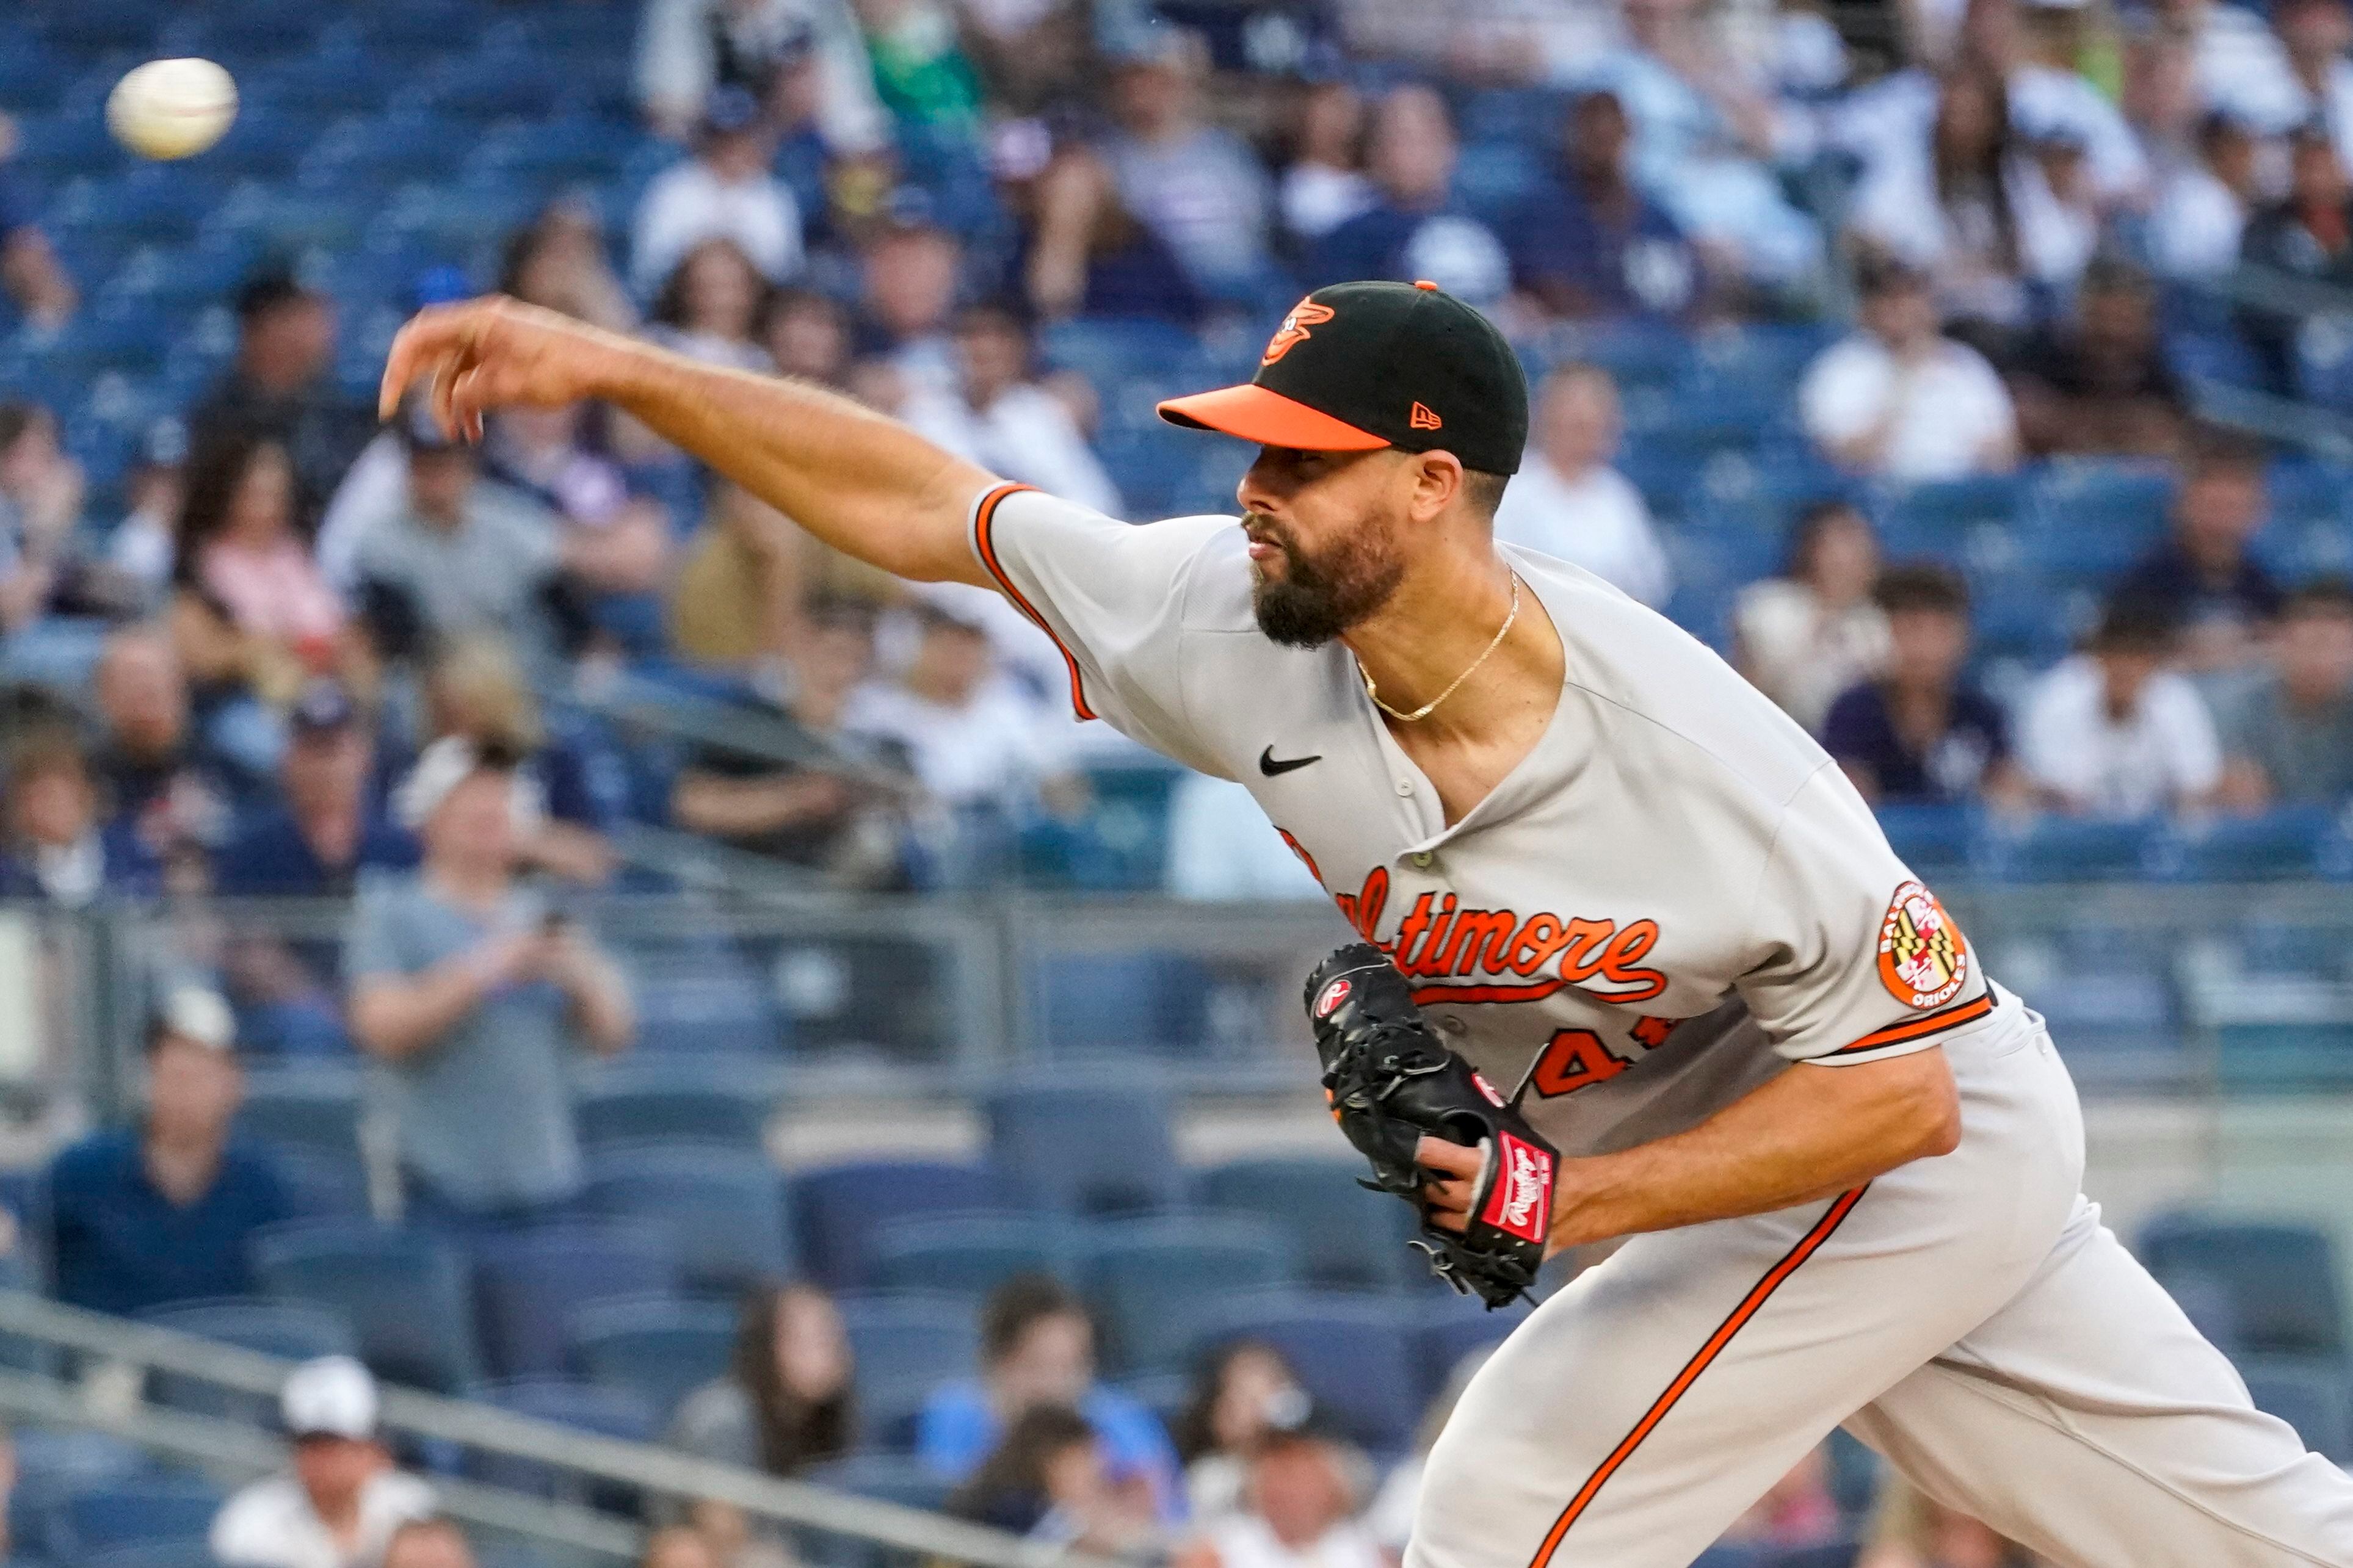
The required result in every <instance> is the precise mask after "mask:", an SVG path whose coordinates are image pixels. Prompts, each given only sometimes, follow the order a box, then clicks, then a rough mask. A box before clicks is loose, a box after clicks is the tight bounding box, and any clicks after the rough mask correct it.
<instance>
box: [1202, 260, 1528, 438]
mask: <svg viewBox="0 0 2353 1568" xmlns="http://www.w3.org/2000/svg"><path fill="white" fill-rule="evenodd" d="M1160 417H1162V418H1163V419H1166V420H1167V421H1168V422H1169V423H1170V424H1172V425H1185V426H1191V427H1192V428H1194V429H1197V430H1217V431H1220V432H1222V433H1224V434H1225V435H1228V436H1239V437H1241V438H1242V439H1243V440H1245V441H1257V442H1260V443H1261V444H1263V445H1265V446H1269V447H1296V448H1298V449H1299V450H1302V451H1308V452H1369V451H1373V450H1375V449H1377V448H1378V447H1398V448H1400V449H1402V450H1404V451H1408V452H1434V451H1441V450H1442V451H1448V452H1451V453H1453V454H1454V455H1455V456H1456V457H1457V458H1461V460H1462V466H1463V467H1464V468H1476V469H1478V470H1480V471H1481V472H1482V473H1490V474H1515V473H1517V472H1519V469H1520V451H1521V448H1522V447H1525V446H1526V445H1527V440H1528V382H1527V377H1526V376H1525V374H1522V373H1521V370H1520V362H1519V357H1518V356H1517V355H1516V354H1514V353H1512V345H1511V344H1509V343H1507V342H1504V334H1503V333H1501V332H1499V331H1496V330H1495V328H1494V324H1493V322H1491V321H1488V320H1487V318H1486V317H1484V316H1482V315H1481V314H1480V313H1479V312H1478V311H1477V310H1472V308H1471V307H1470V306H1468V305H1466V304H1464V303H1463V302H1462V301H1461V300H1457V299H1456V298H1454V296H1452V295H1451V294H1449V293H1447V292H1445V291H1444V290H1443V289H1440V288H1439V287H1438V285H1437V284H1435V283H1335V284H1334V285H1332V287H1330V288H1328V289H1316V290H1315V292H1314V293H1313V294H1310V295H1308V296H1307V298H1306V299H1304V300H1301V301H1299V303H1298V304H1297V305H1295V306H1293V308H1292V311H1291V314H1289V315H1288V316H1285V317H1284V318H1283V319H1282V326H1280V327H1278V328H1277V329H1276V330H1275V333H1274V336H1273V337H1272V338H1271V339H1269V340H1268V342H1267V345H1266V353H1263V354H1262V355H1261V356H1260V358H1259V362H1258V374H1255V375H1253V376H1251V377H1250V380H1249V381H1248V382H1246V383H1244V384H1241V385H1240V386H1223V387H1219V388H1218V389H1217V390H1216V391H1214V392H1197V393H1195V394H1193V395H1191V396H1189V397H1172V398H1169V399H1168V400H1167V401H1166V402H1165V403H1163V404H1161V405H1160Z"/></svg>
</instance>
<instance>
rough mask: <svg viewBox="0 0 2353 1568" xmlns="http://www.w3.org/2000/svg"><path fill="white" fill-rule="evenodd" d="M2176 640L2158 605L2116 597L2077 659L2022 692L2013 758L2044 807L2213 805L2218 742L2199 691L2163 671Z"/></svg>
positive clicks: (2076, 811)
mask: <svg viewBox="0 0 2353 1568" xmlns="http://www.w3.org/2000/svg"><path fill="white" fill-rule="evenodd" d="M2174 641H2175V633H2174V627H2173V626H2172V624H2171V622H2170V621H2169V620H2168V618H2167V616H2166V615H2165V614H2164V612H2163V610H2162V609H2161V608H2160V607H2158V606H2157V605H2150V604H2144V603H2141V602H2138V601H2136V600H2132V599H2119V600H2117V601H2116V602H2115V603H2113V604H2111V605H2109V606H2108V608H2107V611H2106V613H2105V615H2104V616H2102V617H2101V621H2100V625H2099V628H2098V629H2097V630H2096V631H2095V632H2094V633H2093V635H2092V638H2091V641H2090V642H2089V644H2088V645H2087V646H2086V647H2085V650H2084V652H2083V653H2081V654H2078V655H2076V656H2075V657H2074V658H2070V659H2066V660H2064V661H2063V662H2062V663H2060V664H2059V665H2057V666H2056V667H2054V668H2052V669H2051V670H2050V671H2049V672H2048V673H2047V674H2045V675H2044V676H2043V677H2042V679H2039V680H2037V681H2036V682H2035V683H2034V685H2033V686H2032V687H2031V688H2030V689H2028V691H2027V694H2026V698H2025V701H2024V705H2023V715H2022V718H2021V722H2020V724H2019V731H2018V760H2019V764H2020V766H2021V768H2023V769H2024V770H2025V773H2026V775H2027V778H2028V780H2029V781H2030V782H2031V784H2033V785H2034V786H2035V789H2036V790H2037V792H2038V793H2039V794H2040V795H2042V798H2043V800H2044V801H2045V802H2046V803H2048V804H2049V805H2052V806H2053V807H2055V808H2056V809H2058V810H2060V811H2063V812H2067V813H2070V814H2071V815H2074V816H2103V817H2120V818H2130V817H2137V816H2154V815H2156V814H2158V813H2161V812H2179V811H2195V810H2198V809H2200V808H2201V807H2203V806H2205V805H2209V804H2211V801H2212V799H2213V796H2214V792H2215V790H2216V788H2217V786H2219V785H2220V784H2221V781H2222V747H2221V741H2220V740H2219V739H2218V738H2217V736H2216V733H2215V730H2214V721H2213V718H2212V716H2211V715H2210V714H2209V713H2208V712H2207V710H2206V704H2205V701H2204V700H2203V699H2201V698H2200V696H2199V695H2198V689H2197V688H2196V687H2194V686H2192V685H2191V684H2190V683H2189V680H2188V679H2187V678H2185V677H2183V676H2180V675H2177V674H2175V673H2173V672H2172V671H2170V670H2168V668H2166V662H2167V660H2168V658H2170V657H2171V654H2172V651H2173V646H2174Z"/></svg>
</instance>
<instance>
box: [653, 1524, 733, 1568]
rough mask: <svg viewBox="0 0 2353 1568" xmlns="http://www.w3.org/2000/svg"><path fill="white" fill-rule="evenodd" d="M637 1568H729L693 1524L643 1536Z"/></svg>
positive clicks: (705, 1534) (709, 1539) (677, 1525)
mask: <svg viewBox="0 0 2353 1568" xmlns="http://www.w3.org/2000/svg"><path fill="white" fill-rule="evenodd" d="M638 1568H730V1559H728V1558H726V1557H723V1556H722V1555H721V1553H720V1552H719V1551H718V1549H717V1548H716V1547H715V1546H714V1545H713V1544H712V1540H711V1537H710V1535H709V1534H708V1533H707V1532H705V1531H702V1530H700V1529H698V1528H696V1527H695V1526H693V1525H687V1524H673V1525H670V1526H667V1527H665V1528H663V1529H661V1530H657V1531H652V1532H651V1533H649V1534H648V1535H647V1537H646V1547H645V1550H644V1551H643V1552H639V1553H638Z"/></svg>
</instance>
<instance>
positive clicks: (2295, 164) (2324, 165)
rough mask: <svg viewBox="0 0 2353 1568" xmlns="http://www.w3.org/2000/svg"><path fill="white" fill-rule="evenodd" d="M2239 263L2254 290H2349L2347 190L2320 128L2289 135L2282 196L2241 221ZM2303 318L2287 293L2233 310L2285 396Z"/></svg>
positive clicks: (2298, 378)
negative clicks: (2309, 286)
mask: <svg viewBox="0 0 2353 1568" xmlns="http://www.w3.org/2000/svg"><path fill="white" fill-rule="evenodd" d="M2239 258H2240V260H2241V262H2242V264H2243V266H2244V267H2245V268H2246V271H2247V273H2248V276H2249V280H2250V281H2251V282H2252V283H2254V284H2256V285H2257V286H2258V288H2260V286H2261V285H2262V284H2263V283H2266V282H2269V281H2271V280H2272V279H2279V280H2281V281H2283V282H2284V283H2286V284H2289V285H2293V284H2295V283H2296V282H2297V281H2299V280H2300V281H2303V282H2306V283H2319V284H2326V285H2327V286H2329V287H2332V288H2337V289H2345V288H2353V187H2348V184H2347V180H2346V172H2345V164H2344V163H2343V162H2342V161H2341V160H2340V159H2339V158H2338V156H2337V143H2336V142H2335V140H2334V139H2333V138H2332V137H2331V136H2330V134H2329V132H2328V130H2327V127H2326V126H2321V125H2301V126H2298V127H2297V128H2296V129H2295V131H2294V132H2291V133H2290V134H2289V136H2288V188H2287V193H2286V195H2284V196H2283V197H2282V198H2281V199H2280V200H2279V201H2277V202H2274V203H2273V204H2272V205H2268V206H2265V207H2263V209H2261V210H2260V211H2258V212H2257V213H2256V214H2255V215H2254V216H2253V217H2251V218H2249V219H2248V220H2247V226H2246V229H2245V231H2244V233H2243V234H2242V236H2241V237H2240V241H2239ZM2308 314H2309V311H2308V310H2307V309H2306V304H2305V302H2304V301H2303V300H2300V299H2298V298H2296V297H2295V296H2293V295H2291V296H2290V297H2288V298H2287V299H2285V300H2283V301H2282V302H2281V303H2280V304H2278V305H2277V306H2273V305H2269V304H2247V305H2242V307H2241V308H2240V310H2239V317H2238V320H2239V330H2240V331H2242V333H2244V334H2245V336H2246V339H2247V342H2248V343H2249V344H2250V345H2251V346H2252V347H2253V349H2254V351H2255V353H2256V354H2257V355H2258V357H2259V358H2260V359H2261V361H2262V363H2263V371H2264V374H2266V375H2267V376H2268V377H2269V378H2270V381H2271V386H2272V390H2273V391H2274V392H2277V393H2280V394H2283V395H2287V396H2295V395H2296V394H2297V390H2298V388H2299V387H2300V385H2301V384H2302V379H2303V377H2302V371H2301V369H2300V367H2299V365H2298V363H2297V340H2298V337H2299V334H2300V333H2301V331H2302V330H2303V327H2304V324H2305V321H2306V316H2307V315H2308Z"/></svg>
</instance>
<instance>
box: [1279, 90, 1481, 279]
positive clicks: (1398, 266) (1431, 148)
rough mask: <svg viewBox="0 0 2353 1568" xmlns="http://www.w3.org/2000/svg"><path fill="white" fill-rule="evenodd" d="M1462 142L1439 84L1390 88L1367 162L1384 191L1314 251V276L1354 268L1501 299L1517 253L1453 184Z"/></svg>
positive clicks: (1357, 272)
mask: <svg viewBox="0 0 2353 1568" xmlns="http://www.w3.org/2000/svg"><path fill="white" fill-rule="evenodd" d="M1459 152H1460V147H1459V145H1458V143H1457V142H1456V140H1455V135H1454V122H1453V120H1452V117H1451V115H1450V114H1449V113H1448V112H1447V108H1446V100H1444V99H1443V98H1441V97H1440V96H1439V94H1438V91H1437V89H1434V88H1430V87H1425V86H1421V85H1419V84H1408V85H1406V86H1402V87H1395V88H1391V89H1389V90H1388V93H1386V94H1385V95H1383V97H1382V98H1381V100H1380V101H1379V103H1378V104H1377V105H1376V106H1375V109H1374V112H1373V131H1372V141H1371V145H1370V147H1369V149H1368V151H1367V154H1366V166H1367V167H1368V169H1369V170H1370V172H1371V174H1372V177H1373V183H1374V184H1375V185H1376V186H1377V188H1378V199H1377V201H1376V202H1375V203H1374V205H1372V206H1370V207H1368V208H1366V210H1365V211H1363V212H1361V213H1359V214H1357V215H1356V216H1355V217H1352V218H1350V219H1349V220H1348V221H1347V222H1345V223H1344V224H1341V225H1340V226H1338V227H1336V228H1335V229H1333V230H1332V231H1331V232H1330V233H1329V234H1326V235H1325V236H1324V237H1323V239H1322V240H1321V241H1319V242H1318V243H1317V244H1316V246H1315V247H1314V249H1313V250H1312V251H1311V252H1310V253H1309V255H1308V259H1307V271H1308V274H1309V276H1308V278H1307V279H1306V281H1307V284H1308V286H1309V287H1310V288H1311V289H1313V288H1317V287H1321V286H1322V285H1324V284H1326V283H1338V282H1344V281H1346V280H1348V279H1357V278H1394V279H1405V280H1409V281H1410V280H1414V279H1423V278H1427V279H1430V280H1432V281H1433V282H1435V283H1437V284H1438V285H1439V287H1440V288H1442V289H1445V290H1446V291H1447V292H1448V293H1450V294H1453V295H1455V296H1457V297H1458V298H1460V299H1463V300H1469V301H1470V302H1471V303H1472V304H1474V305H1480V306H1492V305H1494V304H1497V303H1499V302H1501V300H1503V298H1504V292H1505V290H1506V289H1508V288H1509V287H1510V284H1511V259H1510V258H1509V257H1508V256H1507V255H1505V253H1504V242H1503V241H1502V240H1500V239H1498V238H1497V237H1495V233H1494V231H1493V229H1491V228H1489V227H1488V226H1486V224H1485V223H1483V222H1482V221H1481V220H1480V219H1479V218H1477V217H1476V216H1472V214H1471V212H1470V211H1469V210H1468V209H1467V208H1466V207H1465V206H1464V205H1462V203H1461V198H1460V197H1459V196H1458V195H1456V193H1455V189H1454V166H1455V160H1456V156H1457V154H1458V153H1459Z"/></svg>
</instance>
